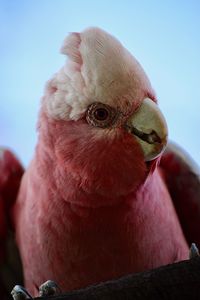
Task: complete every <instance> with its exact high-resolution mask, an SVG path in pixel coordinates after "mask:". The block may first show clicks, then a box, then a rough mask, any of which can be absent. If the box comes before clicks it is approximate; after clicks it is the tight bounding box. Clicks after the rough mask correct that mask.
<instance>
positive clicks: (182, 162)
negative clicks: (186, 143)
mask: <svg viewBox="0 0 200 300" xmlns="http://www.w3.org/2000/svg"><path fill="white" fill-rule="evenodd" d="M160 167H161V169H162V171H163V175H164V177H165V181H166V183H167V186H168V189H169V192H170V194H171V197H172V199H173V203H174V206H175V209H176V211H177V215H178V217H179V220H180V223H181V226H182V229H183V232H184V234H185V237H186V240H187V242H188V244H189V245H191V243H196V244H197V246H198V247H200V168H199V167H198V166H197V164H196V163H195V162H194V161H193V160H192V159H191V157H190V156H189V155H188V154H187V153H186V152H185V151H184V150H183V149H181V148H180V147H179V146H178V145H176V144H174V143H169V145H168V146H167V149H166V150H165V152H164V154H163V156H162V158H161V161H160Z"/></svg>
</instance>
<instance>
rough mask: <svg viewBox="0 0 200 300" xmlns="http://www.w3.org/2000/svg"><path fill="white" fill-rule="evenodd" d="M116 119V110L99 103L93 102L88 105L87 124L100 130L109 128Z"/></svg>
mask: <svg viewBox="0 0 200 300" xmlns="http://www.w3.org/2000/svg"><path fill="white" fill-rule="evenodd" d="M116 118H117V111H116V109H115V108H113V107H111V106H109V105H106V104H104V103H100V102H95V103H92V104H91V105H89V107H88V110H87V113H86V120H87V122H88V123H89V124H91V125H93V126H96V127H101V128H108V127H111V126H112V125H113V124H114V122H115V121H116Z"/></svg>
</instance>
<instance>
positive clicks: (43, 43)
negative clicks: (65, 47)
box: [0, 0, 200, 166]
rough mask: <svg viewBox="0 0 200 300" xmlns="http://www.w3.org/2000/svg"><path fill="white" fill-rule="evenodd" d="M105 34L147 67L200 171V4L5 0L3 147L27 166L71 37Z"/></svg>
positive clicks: (0, 5)
mask: <svg viewBox="0 0 200 300" xmlns="http://www.w3.org/2000/svg"><path fill="white" fill-rule="evenodd" d="M88 26H98V27H101V28H103V29H104V30H106V31H108V32H109V33H111V34H112V35H114V36H115V37H117V38H118V39H119V40H120V41H121V42H122V44H123V45H124V46H125V47H126V48H128V50H129V51H130V52H131V53H132V54H133V55H134V56H135V57H136V58H137V59H138V60H139V62H140V63H141V65H142V66H143V68H144V69H145V71H146V73H147V74H148V76H149V78H150V80H151V82H152V85H153V87H154V89H155V91H156V94H157V97H158V99H159V104H160V107H161V109H162V111H163V113H164V115H165V117H166V119H167V123H168V126H169V136H170V139H171V140H174V141H176V142H177V143H178V144H180V145H181V146H182V147H184V148H185V150H186V151H187V152H188V153H189V154H190V155H191V156H192V157H193V158H194V160H196V161H197V163H198V164H199V165H200V1H198V0H196V1H194V0H191V1H185V0H182V1H181V0H176V1H173V0H168V1H153V0H152V1H148V0H146V1H139V0H138V1H134V0H130V1H128V0H123V1H117V0H114V1H111V0H110V1H108V0H101V1H94V0H93V1H92V0H91V1H90V0H83V1H81V0H79V1H76V0H73V1H67V0H56V1H50V0H42V1H41V0H30V1H25V0H24V1H20V0H16V1H15V0H0V45H1V46H0V144H1V145H5V146H9V147H10V148H12V149H13V150H14V151H15V153H17V155H18V156H19V157H20V159H21V160H22V162H23V164H24V165H25V166H27V165H28V163H29V162H30V160H31V158H32V156H33V152H34V147H35V144H36V140H37V133H36V122H37V115H38V110H39V106H40V98H41V96H42V94H43V88H44V84H45V82H46V81H47V80H48V79H49V78H50V77H51V76H52V74H53V73H54V72H56V71H57V70H58V69H59V68H60V67H61V66H62V65H63V64H64V61H65V57H64V56H63V55H61V54H60V53H59V49H60V46H61V44H62V41H63V39H64V37H65V36H66V35H67V34H68V32H71V31H82V30H83V29H84V28H86V27H88Z"/></svg>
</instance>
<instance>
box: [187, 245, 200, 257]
mask: <svg viewBox="0 0 200 300" xmlns="http://www.w3.org/2000/svg"><path fill="white" fill-rule="evenodd" d="M199 255H200V254H199V249H198V248H197V246H196V244H195V243H192V245H191V247H190V251H189V258H190V259H191V258H195V257H198V256H199Z"/></svg>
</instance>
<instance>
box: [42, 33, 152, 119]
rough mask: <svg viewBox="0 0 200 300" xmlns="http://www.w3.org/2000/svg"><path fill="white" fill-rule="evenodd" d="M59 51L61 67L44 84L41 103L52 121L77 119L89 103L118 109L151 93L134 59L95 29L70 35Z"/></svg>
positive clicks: (117, 44) (143, 74) (147, 81)
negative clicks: (61, 61) (44, 89)
mask: <svg viewBox="0 0 200 300" xmlns="http://www.w3.org/2000/svg"><path fill="white" fill-rule="evenodd" d="M61 52H62V53H63V54H65V55H67V56H68V60H67V62H66V64H65V66H64V67H63V68H62V69H61V70H60V71H59V72H58V73H56V74H55V75H54V77H53V79H51V80H50V81H49V82H48V83H47V87H46V94H45V96H44V98H43V99H44V100H43V101H44V104H45V107H46V110H47V113H48V115H50V116H51V117H53V118H56V119H64V120H77V119H79V118H80V116H81V115H82V114H83V113H84V112H85V110H86V109H87V107H88V105H89V104H91V103H93V102H102V103H105V104H109V105H111V106H115V107H116V106H118V107H120V108H121V109H122V110H123V109H126V108H127V107H128V106H132V105H133V102H135V104H137V103H139V102H140V101H141V100H142V99H143V98H144V97H145V96H146V95H145V93H149V94H151V93H152V94H153V91H152V89H151V85H150V83H149V80H148V78H147V76H146V74H145V72H144V71H143V69H142V67H141V66H140V64H139V63H138V62H137V60H136V59H135V58H134V57H133V56H131V54H130V53H129V52H128V51H127V50H126V49H125V48H124V47H123V46H122V45H121V44H120V42H119V41H118V40H116V39H115V38H114V37H112V36H111V35H109V34H108V33H106V32H104V31H103V30H101V29H99V28H89V29H86V30H85V31H83V32H82V33H71V34H70V35H69V36H68V37H67V38H66V39H65V40H64V43H63V46H62V48H61Z"/></svg>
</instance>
